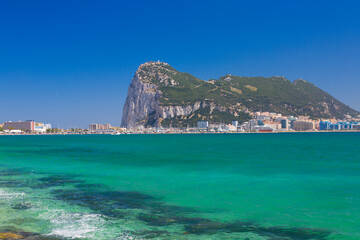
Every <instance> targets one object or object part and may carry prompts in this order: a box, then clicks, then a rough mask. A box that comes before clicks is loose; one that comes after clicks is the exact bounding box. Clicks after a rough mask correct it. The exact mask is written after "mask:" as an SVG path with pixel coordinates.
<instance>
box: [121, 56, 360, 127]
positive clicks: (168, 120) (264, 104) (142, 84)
mask: <svg viewBox="0 0 360 240" xmlns="http://www.w3.org/2000/svg"><path fill="white" fill-rule="evenodd" d="M255 111H269V112H277V113H282V114H285V115H294V116H297V115H308V116H311V117H315V118H327V117H337V118H347V117H355V116H356V115H358V114H359V112H357V111H355V110H353V109H351V108H349V107H348V106H346V105H344V104H343V103H341V102H340V101H338V100H337V99H335V98H334V97H332V96H331V95H330V94H328V93H326V92H324V91H322V90H321V89H319V88H317V87H316V86H314V85H313V84H311V83H309V82H307V81H305V80H296V81H295V82H294V83H292V82H290V81H289V80H287V79H285V78H284V77H271V78H263V77H253V78H249V77H237V76H232V75H226V76H224V77H221V78H220V79H218V80H211V81H203V80H200V79H198V78H196V77H194V76H192V75H190V74H187V73H182V72H179V71H177V70H175V69H174V68H172V67H171V66H170V65H169V64H167V63H161V62H148V63H144V64H142V65H140V67H139V68H138V70H137V71H136V73H135V75H134V78H133V79H132V81H131V83H130V86H129V89H128V95H127V98H126V102H125V105H124V109H123V114H122V124H121V125H122V126H124V127H127V128H134V127H138V126H161V125H163V126H176V127H185V126H195V125H196V122H197V121H199V120H209V121H211V122H225V123H230V122H231V121H232V120H238V121H240V122H241V121H246V120H248V119H249V114H248V113H249V112H255Z"/></svg>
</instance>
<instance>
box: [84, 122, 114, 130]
mask: <svg viewBox="0 0 360 240" xmlns="http://www.w3.org/2000/svg"><path fill="white" fill-rule="evenodd" d="M109 129H111V125H110V124H108V123H107V124H100V123H93V124H89V130H90V131H98V130H109Z"/></svg>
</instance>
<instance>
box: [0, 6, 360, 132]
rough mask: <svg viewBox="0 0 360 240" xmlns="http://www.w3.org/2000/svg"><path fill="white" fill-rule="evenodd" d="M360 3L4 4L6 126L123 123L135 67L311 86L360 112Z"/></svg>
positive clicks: (0, 99) (0, 41) (1, 73)
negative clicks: (162, 66) (158, 65)
mask: <svg viewBox="0 0 360 240" xmlns="http://www.w3.org/2000/svg"><path fill="white" fill-rule="evenodd" d="M359 12H360V2H359V1H347V0H343V1H331V0H330V1H321V0H319V1H306V0H304V1H288V0H286V1H285V0H284V1H281V0H274V1H268V0H264V1H261V0H254V1H248V0H247V1H241V0H238V1H227V0H222V1H211V0H206V1H202V0H197V1H193V0H192V1H188V0H182V1H161V0H158V1H141V0H138V1H120V0H118V1H110V0H109V1H91V0H86V1H85V0H84V1H82V0H76V1H74V0H71V1H68V0H63V1H48V0H44V1H41V0H35V1H28V0H24V1H20V0H2V1H0V89H1V91H0V106H1V107H0V122H3V121H9V120H12V121H18V120H29V119H33V120H35V121H37V122H45V123H48V122H49V123H52V125H53V127H58V128H70V127H82V128H87V126H88V124H89V123H111V124H112V125H114V126H119V125H120V122H121V113H122V108H123V104H124V102H125V99H126V95H127V89H128V86H129V84H130V81H131V79H132V77H133V75H134V73H135V71H136V69H137V68H138V66H139V65H140V64H142V63H144V62H147V61H151V60H152V61H157V60H160V61H163V62H167V63H169V64H170V65H171V66H173V67H174V68H176V69H177V70H179V71H182V72H188V73H191V74H192V75H194V76H196V77H198V78H200V79H204V80H208V79H212V78H219V77H221V76H223V75H225V74H233V75H238V76H264V77H270V76H275V75H277V76H285V77H286V78H287V79H289V80H291V81H293V80H295V79H298V78H302V79H305V80H307V81H309V82H312V83H314V84H315V85H316V86H318V87H320V88H321V89H323V90H325V91H327V92H328V93H330V94H331V95H333V96H334V97H336V98H337V99H339V100H340V101H342V102H344V103H345V104H347V105H349V106H350V107H352V108H354V109H356V110H360V14H359Z"/></svg>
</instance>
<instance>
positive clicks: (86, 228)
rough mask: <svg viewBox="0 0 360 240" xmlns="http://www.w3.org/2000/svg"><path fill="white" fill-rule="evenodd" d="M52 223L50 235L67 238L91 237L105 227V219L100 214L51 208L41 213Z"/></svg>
mask: <svg viewBox="0 0 360 240" xmlns="http://www.w3.org/2000/svg"><path fill="white" fill-rule="evenodd" d="M40 217H42V218H45V219H47V220H49V221H50V223H51V225H52V229H51V232H50V233H49V234H47V235H49V236H61V237H66V238H91V237H94V234H95V233H96V232H99V231H101V229H102V228H103V227H104V224H105V219H104V218H103V217H102V216H101V215H100V214H93V213H73V212H66V211H64V210H49V211H47V212H46V213H43V214H41V216H40Z"/></svg>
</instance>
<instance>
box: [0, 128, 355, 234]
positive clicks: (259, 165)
mask: <svg viewBox="0 0 360 240" xmlns="http://www.w3.org/2000/svg"><path fill="white" fill-rule="evenodd" d="M4 233H8V234H10V233H11V234H18V235H19V236H23V237H25V236H26V237H28V238H29V239H96V240H105V239H111V240H113V239H114V240H115V239H133V240H135V239H199V240H200V239H243V240H258V239H259V240H260V239H261V240H263V239H264V240H265V239H266V240H303V239H304V240H310V239H320V240H322V239H323V240H325V239H329V240H331V239H344V240H350V239H354V240H355V239H357V240H358V239H360V133H355V132H348V133H343V132H337V133H336V132H324V133H271V134H256V133H254V134H250V133H249V134H149V135H146V134H143V135H136V134H130V135H42V136H0V238H1V236H6V235H1V234H4ZM8 236H9V235H8ZM1 239H4V238H1Z"/></svg>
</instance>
